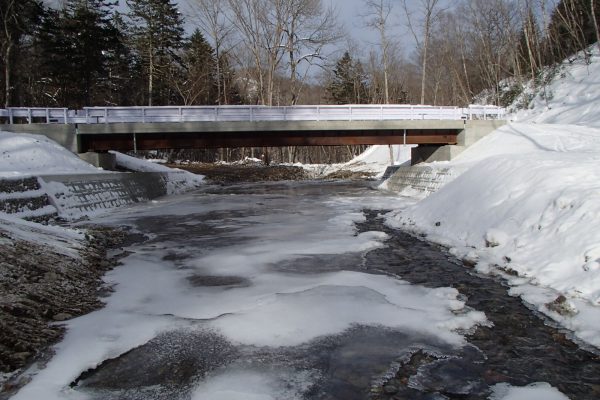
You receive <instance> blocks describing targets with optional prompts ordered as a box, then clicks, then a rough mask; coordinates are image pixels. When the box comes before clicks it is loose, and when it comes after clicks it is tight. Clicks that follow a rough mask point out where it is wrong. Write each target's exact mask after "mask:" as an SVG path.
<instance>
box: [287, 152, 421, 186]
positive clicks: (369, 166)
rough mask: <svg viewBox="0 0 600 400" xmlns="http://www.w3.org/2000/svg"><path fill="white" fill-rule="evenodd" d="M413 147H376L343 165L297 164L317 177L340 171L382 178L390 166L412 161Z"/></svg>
mask: <svg viewBox="0 0 600 400" xmlns="http://www.w3.org/2000/svg"><path fill="white" fill-rule="evenodd" d="M412 147H414V146H412V145H406V146H403V145H393V146H391V154H390V146H387V145H376V146H371V147H369V148H368V149H367V150H366V151H364V152H363V153H362V154H359V155H358V156H356V157H354V158H353V159H352V160H350V161H348V162H347V163H342V164H332V165H329V164H297V165H298V166H301V167H302V168H304V169H306V170H307V171H309V172H312V173H314V174H315V176H317V177H322V176H327V175H329V174H333V173H335V172H338V171H351V172H360V173H367V174H371V175H372V176H373V177H375V178H381V176H383V174H384V172H385V170H386V169H387V167H389V166H390V165H402V164H405V163H406V162H408V161H410V154H411V148H412Z"/></svg>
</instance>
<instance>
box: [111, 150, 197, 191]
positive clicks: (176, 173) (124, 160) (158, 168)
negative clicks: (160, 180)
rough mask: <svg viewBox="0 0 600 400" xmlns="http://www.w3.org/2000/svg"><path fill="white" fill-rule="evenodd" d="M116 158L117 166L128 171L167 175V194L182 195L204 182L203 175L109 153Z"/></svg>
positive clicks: (154, 161)
mask: <svg viewBox="0 0 600 400" xmlns="http://www.w3.org/2000/svg"><path fill="white" fill-rule="evenodd" d="M110 153H112V154H114V155H115V157H116V159H117V160H116V161H117V165H118V166H120V167H123V168H126V169H128V170H130V171H137V172H160V173H163V174H167V176H168V180H167V194H178V193H183V192H185V191H187V190H190V189H192V188H195V187H198V186H200V185H201V184H202V183H203V182H204V176H203V175H196V174H192V173H191V172H188V171H184V170H181V169H178V168H169V167H165V166H163V165H160V164H158V163H157V162H156V160H145V159H141V158H136V157H132V156H128V155H126V154H123V153H119V152H116V151H110Z"/></svg>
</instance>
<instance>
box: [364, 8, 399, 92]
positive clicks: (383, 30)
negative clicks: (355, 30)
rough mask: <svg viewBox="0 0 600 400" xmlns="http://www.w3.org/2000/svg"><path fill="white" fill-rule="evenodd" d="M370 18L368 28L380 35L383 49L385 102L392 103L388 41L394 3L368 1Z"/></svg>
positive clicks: (367, 15)
mask: <svg viewBox="0 0 600 400" xmlns="http://www.w3.org/2000/svg"><path fill="white" fill-rule="evenodd" d="M366 7H367V14H366V15H365V17H367V18H368V20H367V26H368V27H369V28H371V29H374V30H376V31H377V33H379V47H380V48H381V62H382V68H383V91H384V97H383V101H384V103H385V104H389V103H390V85H389V68H390V52H391V43H390V41H389V39H388V28H389V24H388V20H389V18H390V15H391V13H392V9H393V3H392V1H391V0H367V2H366Z"/></svg>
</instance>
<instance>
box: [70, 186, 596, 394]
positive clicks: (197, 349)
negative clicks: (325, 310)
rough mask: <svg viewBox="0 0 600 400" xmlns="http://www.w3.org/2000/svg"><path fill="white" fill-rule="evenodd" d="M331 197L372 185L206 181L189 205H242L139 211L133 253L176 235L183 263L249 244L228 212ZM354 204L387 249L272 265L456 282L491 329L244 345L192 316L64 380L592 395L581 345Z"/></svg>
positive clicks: (496, 284)
mask: <svg viewBox="0 0 600 400" xmlns="http://www.w3.org/2000/svg"><path fill="white" fill-rule="evenodd" d="M339 195H344V196H350V197H356V198H357V200H358V199H360V197H361V196H364V195H373V192H372V191H370V190H369V189H368V188H367V187H366V186H365V185H359V184H322V183H321V184H283V185H274V184H270V185H252V186H241V185H240V186H232V187H214V188H207V189H206V190H205V191H204V192H203V193H200V194H199V195H198V201H199V202H202V201H211V202H214V201H219V200H222V201H225V200H227V201H232V199H237V201H239V202H240V203H244V202H250V203H251V206H248V205H246V206H245V207H240V208H239V209H231V210H227V209H225V210H219V211H214V210H213V211H210V212H207V213H203V212H202V211H200V209H199V211H198V212H197V213H195V214H193V215H179V216H173V215H165V216H162V217H157V216H153V217H140V218H138V219H136V221H135V224H136V227H137V228H138V229H139V230H141V231H142V232H147V233H152V234H154V235H156V236H155V237H153V239H151V240H149V241H147V242H146V243H144V244H142V245H141V246H142V247H141V248H142V249H143V248H152V246H155V245H159V244H161V243H164V242H165V241H169V240H172V239H173V238H174V237H181V236H182V235H184V236H185V242H186V246H181V247H177V246H176V245H173V246H172V247H171V248H170V251H169V253H168V254H167V255H166V256H164V259H165V261H169V262H173V263H175V265H184V264H185V263H186V260H187V259H188V258H189V257H191V256H192V254H189V252H190V244H193V245H194V246H195V247H194V254H193V255H194V256H197V255H198V254H200V253H202V252H205V251H207V250H209V249H214V248H220V247H227V246H232V245H239V244H243V243H244V242H245V241H246V240H250V238H244V237H239V236H235V237H233V236H232V235H228V234H229V233H231V232H232V231H235V229H237V228H236V227H235V226H232V225H231V224H229V222H231V221H233V220H236V219H238V218H242V217H248V216H252V215H257V216H261V215H267V214H269V213H274V212H282V211H283V212H286V210H288V211H289V212H290V213H294V212H298V209H302V207H305V208H306V209H308V208H310V207H318V206H317V204H318V202H320V201H323V200H326V199H327V198H329V197H331V196H339ZM234 201H236V200H234ZM364 212H365V214H366V215H367V221H366V222H364V223H360V224H358V225H357V229H358V231H383V232H386V233H388V234H389V236H390V238H389V240H387V241H386V245H387V246H386V247H385V248H381V249H377V250H373V251H370V252H367V253H363V254H358V255H357V254H356V253H353V254H347V255H315V256H306V257H301V258H297V259H295V260H291V261H290V260H287V261H282V262H278V263H276V264H274V265H273V266H272V268H273V270H275V271H278V272H281V273H284V274H318V273H322V272H328V271H340V270H353V271H360V272H365V273H371V274H386V275H392V276H399V277H401V278H402V279H403V280H406V281H409V282H411V283H413V284H418V285H423V286H427V287H454V288H456V289H457V290H459V292H460V293H461V295H462V296H463V297H464V299H466V302H467V305H468V307H471V308H473V309H476V310H479V311H483V312H485V314H486V315H487V318H488V320H489V321H491V322H492V323H493V327H479V328H478V329H477V330H476V331H474V332H470V333H469V334H468V342H469V344H468V345H467V346H465V347H463V348H462V349H459V350H456V349H453V348H450V347H449V346H447V345H445V344H443V343H440V342H439V341H438V340H437V339H436V338H434V337H428V336H426V335H423V334H422V333H419V332H417V331H414V332H411V331H408V330H402V331H400V330H394V329H389V328H384V327H380V326H361V325H355V326H353V327H352V328H350V329H348V330H346V331H344V332H342V333H340V334H337V335H331V336H325V337H320V338H318V339H315V340H313V341H311V342H309V343H305V344H302V345H299V346H293V347H254V346H243V345H236V344H233V343H231V342H229V341H228V340H227V339H226V338H225V337H223V336H221V335H220V334H219V333H218V332H214V331H211V330H203V329H202V323H203V322H202V321H191V322H190V324H191V325H190V326H191V328H193V329H189V330H186V329H175V330H173V331H171V332H165V333H163V334H161V335H159V336H158V337H156V338H154V339H153V340H151V341H150V342H148V343H147V344H145V345H143V346H141V347H138V348H135V349H132V350H131V351H129V352H127V353H125V354H123V355H121V356H120V357H118V358H116V359H111V360H106V361H105V362H104V363H102V364H101V365H100V366H99V367H98V368H96V369H94V370H90V371H86V372H85V373H83V374H82V375H81V376H80V377H79V378H78V379H77V380H76V381H74V382H73V384H72V386H73V387H74V388H75V389H76V390H79V391H83V392H85V393H86V394H88V395H90V396H91V397H92V398H94V399H131V400H137V399H140V400H141V399H190V398H192V396H195V397H194V398H202V396H201V395H200V397H198V393H195V392H194V388H196V387H197V385H199V384H201V383H202V382H204V380H205V379H206V378H207V377H211V376H214V375H215V374H218V373H220V372H221V371H223V370H228V371H258V372H264V373H267V374H268V375H269V376H272V377H275V380H276V381H277V385H280V386H281V390H282V391H281V393H296V394H295V395H294V396H293V397H295V398H304V399H487V398H488V396H489V394H490V387H491V386H493V385H495V384H497V383H501V382H507V383H510V384H512V385H515V386H525V385H528V384H530V383H533V382H539V381H541V382H549V383H550V384H551V385H552V386H555V387H556V388H558V389H559V390H560V391H562V392H563V393H565V394H566V395H567V396H569V397H570V398H571V399H582V400H588V399H589V400H591V399H599V398H600V360H599V359H598V357H597V356H596V355H594V354H592V353H590V352H587V351H585V350H582V349H580V348H579V347H578V346H576V345H575V344H573V343H572V342H571V341H569V340H568V339H567V337H566V336H565V334H564V333H563V332H560V331H558V330H556V329H553V328H551V327H549V326H547V325H546V324H545V323H544V321H543V320H542V319H541V318H540V317H538V316H536V315H534V314H533V313H532V312H531V311H530V310H529V309H527V308H526V307H525V306H524V305H522V304H521V302H520V301H519V299H517V298H513V297H510V296H508V295H507V289H506V287H505V286H504V285H503V283H502V282H501V281H500V280H498V279H497V278H489V277H481V276H477V275H475V274H473V273H472V271H470V270H469V269H468V268H466V267H464V266H462V264H460V263H459V262H457V261H456V260H454V259H453V258H452V257H451V256H450V255H449V254H447V253H446V252H445V251H443V250H442V249H440V248H438V247H437V246H433V245H430V244H428V243H426V242H424V241H422V240H419V239H417V238H414V237H411V236H409V235H407V234H405V233H402V232H399V231H394V230H391V229H389V228H387V227H386V226H385V225H384V224H383V220H382V219H380V218H379V217H378V213H380V212H383V211H378V212H375V211H368V210H365V211H364ZM190 221H193V222H194V224H193V225H190V224H189V222H190ZM324 223H325V221H324ZM238 228H239V227H238ZM144 246H145V247H144ZM188 280H189V283H190V284H191V285H193V286H194V287H197V288H199V289H203V288H204V289H205V290H214V289H215V288H219V289H223V290H236V288H240V287H246V286H248V285H251V284H252V283H251V282H250V281H248V280H246V279H245V278H242V277H235V276H231V277H216V276H210V275H202V274H196V275H192V276H190V277H189V278H188ZM290 388H291V389H293V390H291V391H290V390H288V389H290ZM286 390H287V391H286ZM194 393H195V394H194ZM239 398H244V397H243V396H241V397H239ZM288 398H289V397H288Z"/></svg>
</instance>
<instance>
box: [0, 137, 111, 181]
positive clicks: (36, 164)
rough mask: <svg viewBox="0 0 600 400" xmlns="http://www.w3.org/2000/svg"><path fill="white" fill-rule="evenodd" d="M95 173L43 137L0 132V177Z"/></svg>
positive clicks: (78, 159) (83, 162) (77, 158)
mask: <svg viewBox="0 0 600 400" xmlns="http://www.w3.org/2000/svg"><path fill="white" fill-rule="evenodd" d="M98 172H99V170H98V168H96V167H94V166H92V165H90V164H88V163H86V162H85V161H83V160H81V159H80V158H79V157H77V156H76V155H74V154H73V153H71V152H70V151H69V150H67V149H65V148H64V147H62V146H60V145H59V144H57V143H56V142H54V141H52V140H50V139H48V138H46V137H45V136H41V135H30V134H24V133H12V132H4V131H0V178H6V177H21V176H31V175H48V174H68V173H77V174H85V173H98Z"/></svg>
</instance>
